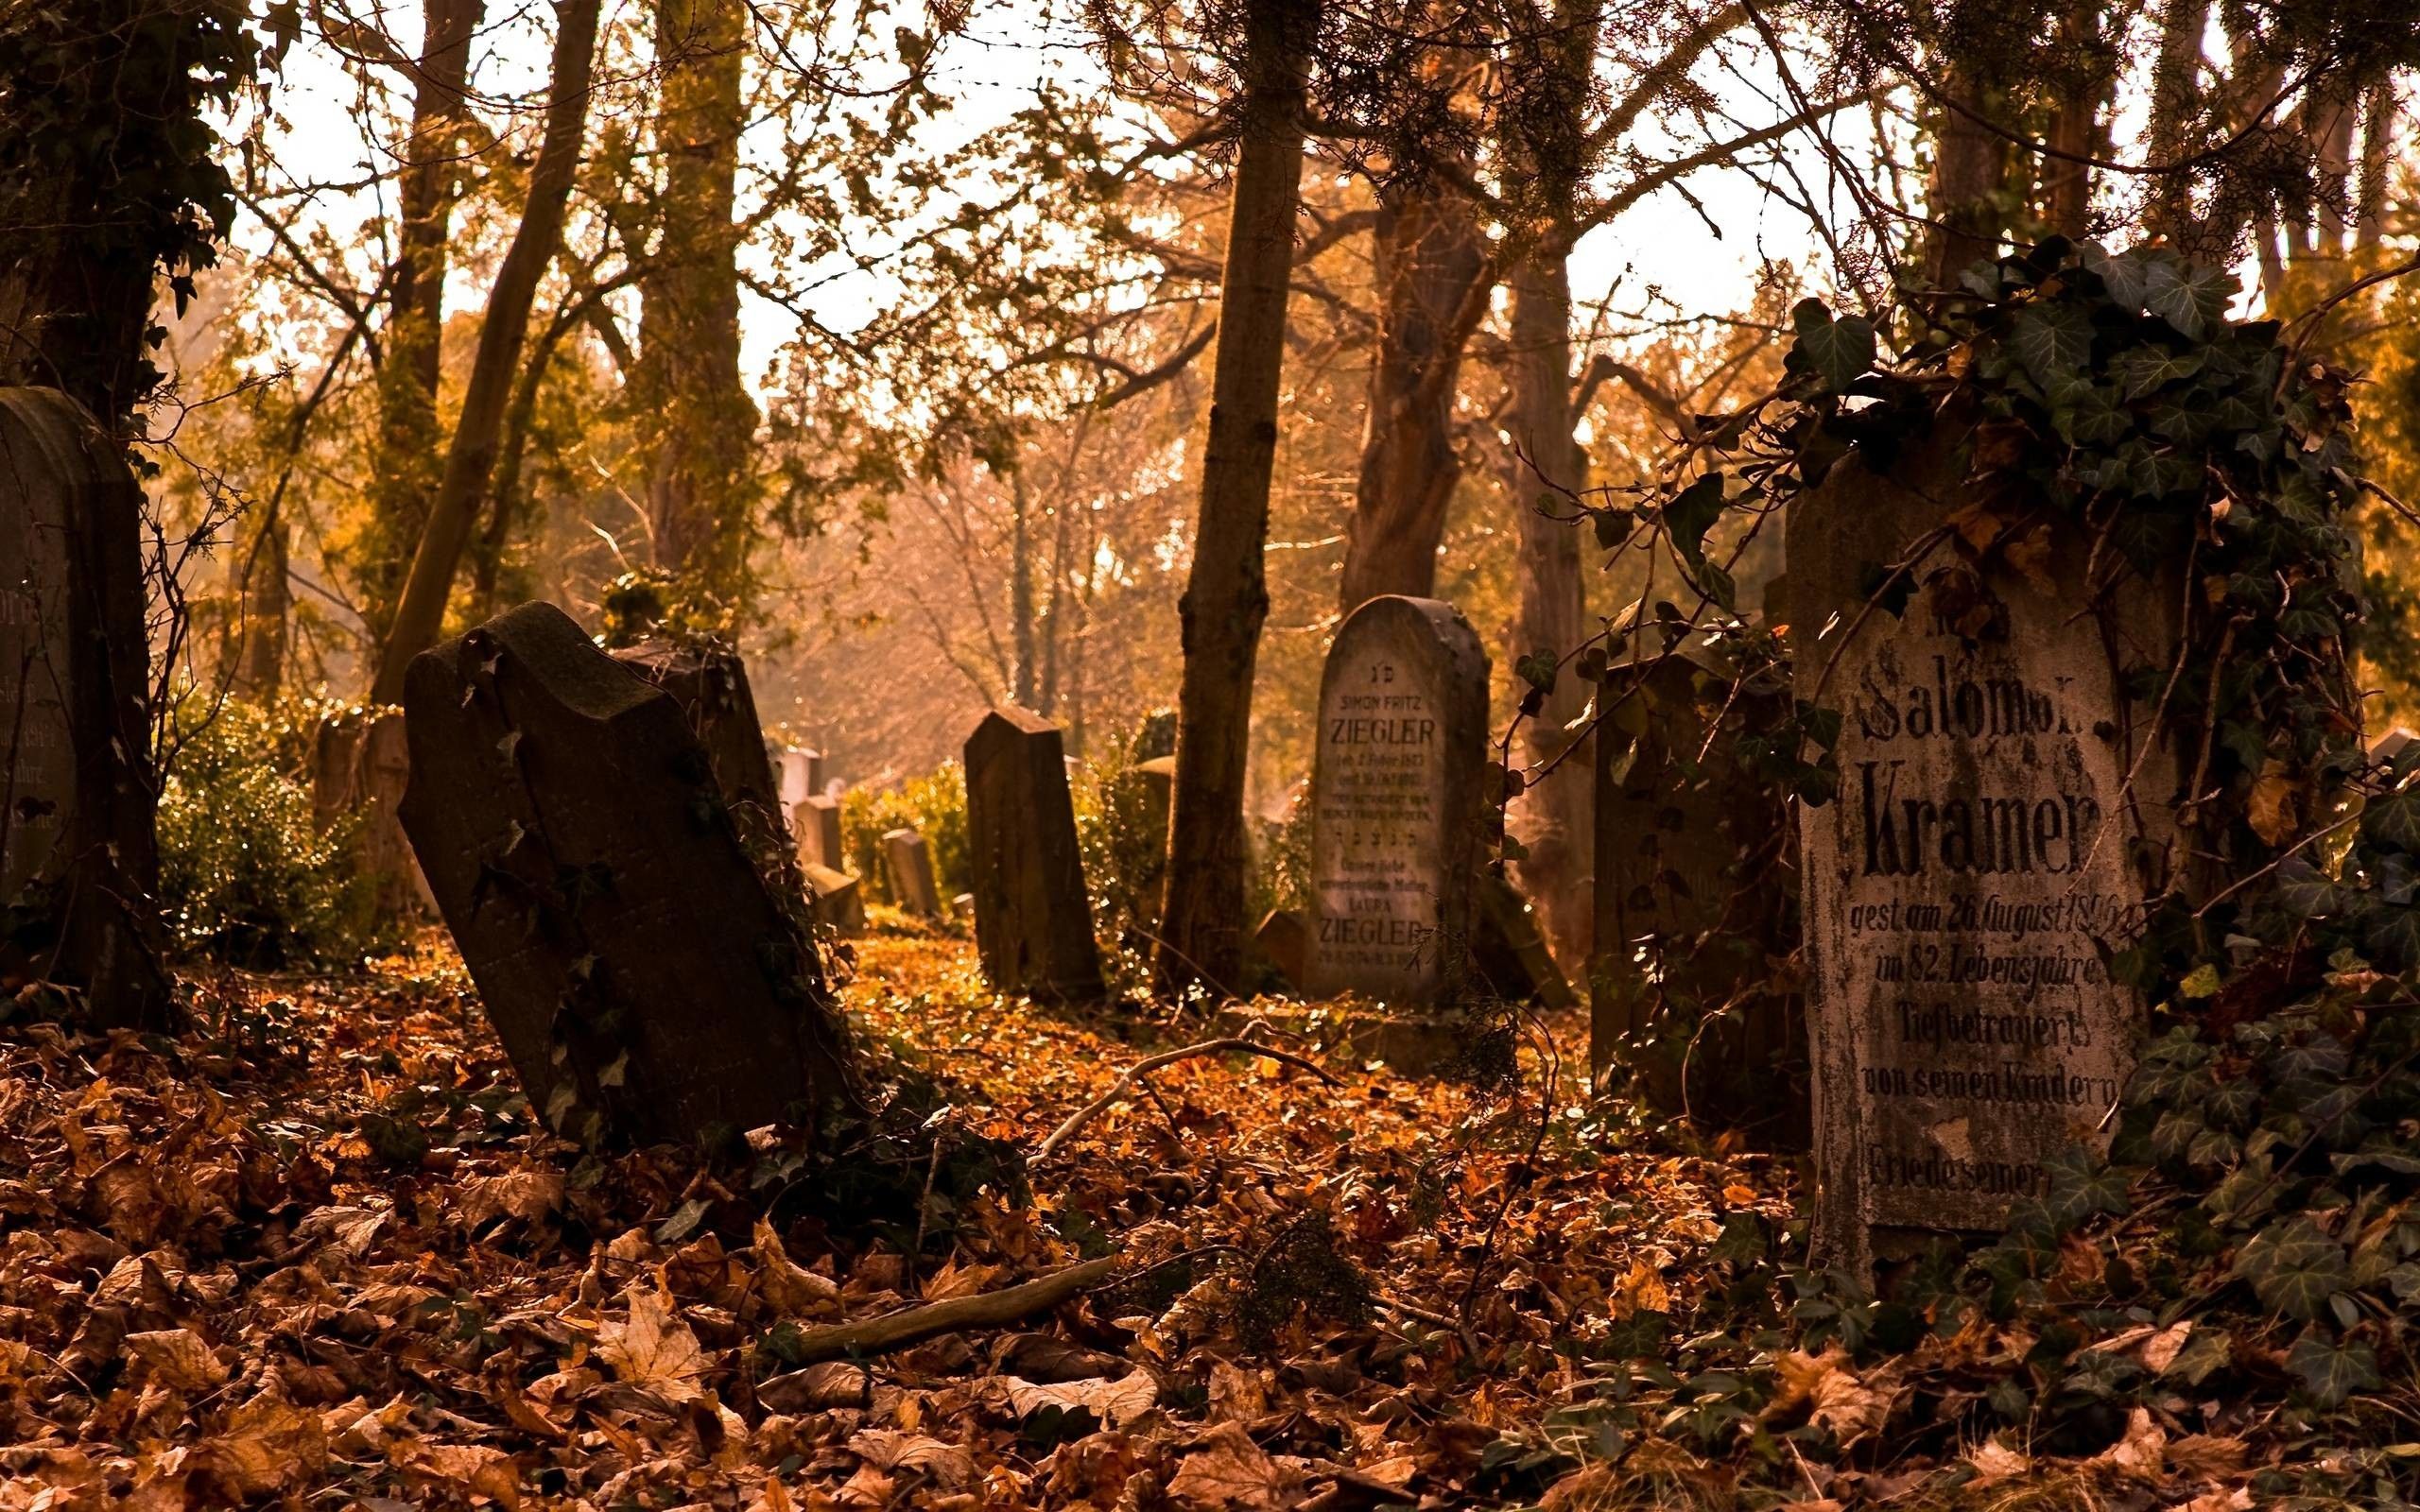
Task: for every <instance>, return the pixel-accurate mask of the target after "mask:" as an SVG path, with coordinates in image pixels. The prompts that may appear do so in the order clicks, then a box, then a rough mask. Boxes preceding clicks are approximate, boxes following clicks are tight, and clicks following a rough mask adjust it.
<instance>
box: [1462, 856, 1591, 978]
mask: <svg viewBox="0 0 2420 1512" xmlns="http://www.w3.org/2000/svg"><path fill="white" fill-rule="evenodd" d="M1474 887H1475V888H1476V891H1475V892H1474V894H1473V897H1474V898H1475V900H1476V901H1475V902H1474V903H1473V912H1472V923H1473V929H1472V932H1471V965H1472V967H1473V969H1475V970H1476V971H1478V977H1479V980H1480V982H1481V983H1482V984H1484V985H1485V987H1486V988H1487V990H1488V991H1489V992H1490V993H1491V994H1493V995H1494V996H1495V997H1499V998H1502V999H1504V1000H1505V1001H1506V1002H1508V1003H1535V1004H1537V1005H1539V1006H1540V1007H1543V1008H1547V1009H1549V1010H1553V1011H1556V1012H1560V1011H1561V1010H1563V1009H1564V1008H1568V1007H1570V1006H1572V1005H1575V1004H1577V1003H1578V1002H1579V1001H1580V1000H1579V998H1578V997H1577V996H1575V995H1574V994H1573V992H1572V990H1571V984H1570V983H1569V982H1568V981H1566V980H1564V974H1563V971H1562V969H1561V968H1560V967H1558V966H1556V965H1555V963H1554V953H1553V952H1552V951H1549V950H1548V949H1547V940H1546V936H1545V935H1543V934H1542V933H1540V932H1539V929H1538V912H1537V910H1536V909H1535V908H1534V907H1532V906H1531V905H1530V900H1528V899H1527V898H1524V897H1522V896H1521V892H1520V889H1519V888H1517V887H1515V886H1513V885H1512V884H1511V883H1509V882H1507V881H1505V880H1504V879H1503V878H1502V877H1499V876H1496V875H1495V873H1493V872H1491V871H1487V870H1484V869H1482V870H1481V871H1480V872H1479V875H1478V881H1477V882H1476V883H1475V884H1474Z"/></svg>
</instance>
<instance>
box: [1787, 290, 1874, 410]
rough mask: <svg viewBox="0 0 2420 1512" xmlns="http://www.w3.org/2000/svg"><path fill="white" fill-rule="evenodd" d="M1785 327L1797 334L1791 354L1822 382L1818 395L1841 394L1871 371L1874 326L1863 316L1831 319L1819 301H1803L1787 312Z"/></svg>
mask: <svg viewBox="0 0 2420 1512" xmlns="http://www.w3.org/2000/svg"><path fill="white" fill-rule="evenodd" d="M1789 323H1790V325H1791V326H1792V327H1793V328H1794V329H1795V330H1796V331H1797V332H1798V344H1797V346H1796V347H1795V348H1794V349H1792V350H1793V352H1794V353H1795V354H1796V355H1797V356H1798V357H1800V358H1801V359H1802V360H1803V361H1804V362H1805V363H1806V369H1807V370H1808V371H1810V372H1812V373H1814V374H1815V376H1816V377H1818V378H1820V379H1822V380H1823V384H1824V387H1823V389H1822V392H1824V393H1833V394H1838V393H1845V392H1846V391H1847V390H1848V387H1849V385H1851V384H1853V383H1855V382H1857V381H1858V378H1860V377H1862V376H1864V374H1865V373H1866V372H1867V371H1868V370H1870V369H1872V368H1873V367H1874V351H1875V348H1874V326H1873V323H1872V322H1870V321H1868V320H1867V319H1866V318H1864V317H1863V316H1857V315H1844V316H1841V318H1838V319H1834V318H1833V317H1832V312H1831V311H1829V310H1827V309H1825V308H1824V301H1821V300H1815V299H1806V300H1801V301H1798V303H1797V304H1796V305H1795V306H1794V307H1793V308H1792V309H1791V310H1790V312H1789Z"/></svg>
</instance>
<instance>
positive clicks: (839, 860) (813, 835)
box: [790, 794, 849, 871]
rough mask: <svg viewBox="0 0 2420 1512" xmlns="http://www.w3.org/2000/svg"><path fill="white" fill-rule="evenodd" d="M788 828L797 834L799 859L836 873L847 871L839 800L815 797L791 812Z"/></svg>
mask: <svg viewBox="0 0 2420 1512" xmlns="http://www.w3.org/2000/svg"><path fill="white" fill-rule="evenodd" d="M790 826H791V828H792V829H794V830H796V831H797V832H798V858H799V860H800V861H801V862H802V863H805V862H812V863H814V864H815V865H817V866H820V867H828V868H831V869H832V870H835V871H846V870H848V869H849V852H848V848H847V847H846V846H845V845H844V844H842V842H841V839H840V800H839V799H838V798H832V797H827V796H825V795H822V794H817V795H815V796H813V797H810V798H808V799H806V800H805V801H804V802H802V803H800V804H799V805H798V807H796V808H794V809H792V810H791V811H790Z"/></svg>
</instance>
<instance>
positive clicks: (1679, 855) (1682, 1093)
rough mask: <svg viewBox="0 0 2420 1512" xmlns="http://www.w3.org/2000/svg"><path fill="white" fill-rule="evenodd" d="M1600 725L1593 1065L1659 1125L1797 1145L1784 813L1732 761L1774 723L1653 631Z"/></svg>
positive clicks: (1617, 684)
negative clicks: (1733, 1130)
mask: <svg viewBox="0 0 2420 1512" xmlns="http://www.w3.org/2000/svg"><path fill="white" fill-rule="evenodd" d="M1641 633H1642V634H1644V635H1646V636H1647V637H1648V644H1646V645H1644V646H1642V647H1641V648H1640V650H1639V652H1638V654H1637V657H1636V658H1635V659H1634V660H1633V661H1630V662H1619V663H1616V664H1615V665H1613V666H1609V667H1607V668H1606V669H1605V674H1604V681H1603V684H1602V688H1601V691H1600V692H1599V695H1598V699H1597V707H1598V708H1599V710H1600V711H1602V712H1603V716H1602V717H1601V718H1600V719H1599V723H1598V726H1597V748H1596V763H1597V769H1596V774H1595V779H1596V783H1597V802H1596V816H1597V863H1596V876H1597V895H1596V906H1597V924H1596V936H1597V948H1596V954H1595V957H1594V959H1593V960H1592V961H1591V962H1590V963H1589V972H1588V975H1589V1000H1590V1014H1589V1021H1590V1022H1589V1060H1590V1064H1591V1069H1592V1071H1593V1073H1594V1074H1595V1076H1596V1078H1597V1079H1598V1081H1599V1083H1600V1084H1601V1083H1602V1082H1603V1081H1604V1079H1605V1078H1606V1077H1607V1076H1608V1075H1610V1074H1613V1073H1615V1072H1616V1071H1623V1072H1627V1073H1628V1074H1629V1075H1630V1078H1631V1081H1630V1086H1631V1090H1632V1092H1633V1095H1634V1096H1636V1097H1639V1098H1640V1099H1641V1100H1643V1101H1646V1102H1647V1103H1649V1104H1651V1106H1653V1107H1654V1108H1657V1109H1658V1110H1660V1111H1663V1112H1666V1113H1671V1114H1681V1113H1686V1114H1688V1115H1689V1116H1691V1117H1694V1118H1697V1119H1701V1120H1704V1121H1706V1122H1708V1123H1710V1124H1713V1125H1720V1126H1726V1127H1737V1128H1747V1129H1752V1130H1754V1131H1755V1132H1756V1133H1757V1134H1758V1135H1760V1136H1761V1137H1762V1139H1763V1140H1764V1141H1765V1143H1768V1144H1771V1145H1776V1146H1787V1147H1793V1148H1795V1147H1803V1146H1804V1145H1805V1143H1806V1137H1807V1136H1806V1121H1807V1104H1806V1013H1805V1007H1804V997H1803V995H1802V994H1801V993H1800V992H1799V991H1798V990H1797V989H1796V987H1795V978H1794V976H1793V974H1792V973H1790V972H1789V971H1784V970H1779V969H1777V965H1776V963H1777V962H1779V961H1781V960H1782V959H1783V958H1784V957H1787V956H1789V954H1791V953H1792V952H1793V951H1795V950H1796V948H1797V944H1798V938H1799V934H1798V918H1797V889H1796V885H1795V880H1794V877H1793V876H1792V871H1793V869H1794V868H1793V861H1794V853H1793V851H1792V847H1791V843H1790V842H1791V829H1790V818H1789V807H1788V805H1787V803H1786V802H1785V801H1784V797H1783V795H1782V794H1781V793H1780V792H1779V791H1778V790H1776V789H1775V788H1774V787H1773V786H1772V784H1771V783H1769V782H1762V781H1760V780H1759V779H1758V778H1757V777H1756V776H1755V774H1754V773H1753V772H1750V771H1747V770H1744V769H1742V768H1741V766H1740V765H1739V762H1738V758H1737V749H1738V742H1739V740H1740V738H1741V737H1742V736H1743V735H1753V733H1754V732H1755V730H1758V729H1759V728H1764V727H1766V726H1768V725H1769V723H1770V722H1771V721H1772V720H1775V719H1778V718H1781V717H1784V716H1786V715H1787V714H1788V713H1789V705H1788V700H1787V698H1786V697H1784V696H1779V695H1778V694H1777V693H1757V692H1755V691H1752V690H1751V689H1745V688H1740V687H1737V686H1736V684H1735V679H1734V677H1733V674H1732V671H1731V669H1730V668H1729V667H1728V666H1727V665H1725V664H1723V663H1722V662H1720V661H1718V660H1717V659H1716V658H1715V657H1714V656H1712V655H1711V654H1710V653H1709V652H1708V651H1707V650H1706V649H1705V648H1704V647H1703V646H1702V645H1700V644H1698V643H1697V642H1696V640H1695V639H1694V638H1690V637H1683V638H1680V639H1678V640H1676V641H1674V642H1673V644H1671V645H1670V646H1669V647H1667V646H1666V645H1665V644H1664V642H1663V640H1662V638H1661V632H1659V631H1656V630H1655V629H1653V628H1652V627H1649V628H1647V629H1645V630H1643V631H1642V632H1641Z"/></svg>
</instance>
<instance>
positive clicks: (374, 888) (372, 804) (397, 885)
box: [311, 710, 437, 927]
mask: <svg viewBox="0 0 2420 1512" xmlns="http://www.w3.org/2000/svg"><path fill="white" fill-rule="evenodd" d="M410 778H411V749H410V745H409V742H408V740H407V738H406V735H405V732H404V716H403V715H402V714H401V713H396V712H394V711H392V710H388V711H385V712H382V713H358V712H357V713H347V714H343V715H339V716H337V717H334V718H330V719H327V720H324V721H322V722H321V723H320V728H319V730H317V731H316V732H315V734H314V736H313V749H312V755H311V813H312V816H314V817H315V818H317V819H318V820H319V822H320V825H321V826H322V827H323V828H324V827H326V826H328V825H332V824H336V823H337V822H338V821H340V820H350V821H351V822H352V823H353V825H354V831H353V846H352V850H353V855H352V864H353V865H354V866H355V867H357V868H360V871H361V874H362V875H364V876H367V877H368V878H370V879H371V884H370V886H369V887H368V888H367V889H365V891H364V894H363V898H362V904H361V906H362V907H363V908H364V909H365V910H374V911H376V912H377V913H378V914H380V915H383V916H393V915H403V916H406V917H416V918H421V919H430V918H434V917H436V914H437V900H436V899H435V898H433V897H432V896H430V894H429V890H428V882H427V879H425V878H423V876H422V875H421V874H420V863H419V862H418V861H416V860H414V859H413V857H412V851H411V844H410V842H408V841H407V840H406V839H405V838H404V827H403V825H402V824H401V823H399V822H398V821H397V820H396V817H395V805H397V804H398V803H401V802H402V801H403V799H404V788H405V785H406V783H407V782H409V781H410ZM357 922H358V923H359V924H360V925H362V926H363V927H368V926H369V925H370V924H371V923H372V922H373V921H372V920H371V919H360V920H358V921H357Z"/></svg>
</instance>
